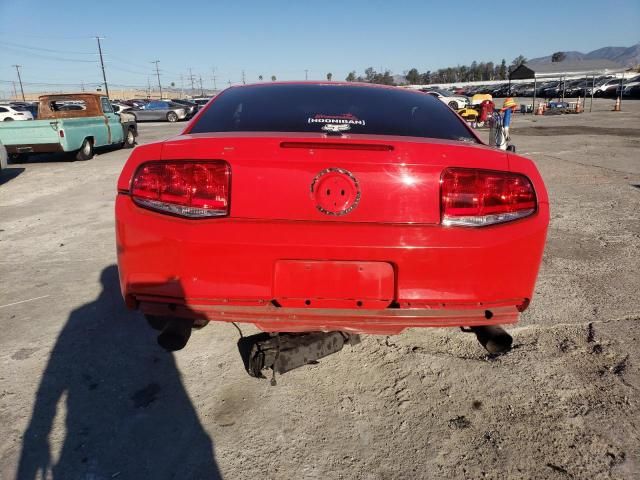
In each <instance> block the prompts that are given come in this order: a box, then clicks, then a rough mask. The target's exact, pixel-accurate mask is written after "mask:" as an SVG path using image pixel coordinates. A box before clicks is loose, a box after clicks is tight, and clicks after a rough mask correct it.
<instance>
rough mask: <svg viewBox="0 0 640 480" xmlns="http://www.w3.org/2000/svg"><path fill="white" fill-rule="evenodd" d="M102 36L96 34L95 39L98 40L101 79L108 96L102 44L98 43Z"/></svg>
mask: <svg viewBox="0 0 640 480" xmlns="http://www.w3.org/2000/svg"><path fill="white" fill-rule="evenodd" d="M102 39H103V37H98V36H96V40H97V41H98V53H99V54H100V66H101V67H102V80H104V90H105V92H106V93H107V98H109V86H108V85H107V74H106V73H104V61H103V60H102V46H101V45H100V40H102Z"/></svg>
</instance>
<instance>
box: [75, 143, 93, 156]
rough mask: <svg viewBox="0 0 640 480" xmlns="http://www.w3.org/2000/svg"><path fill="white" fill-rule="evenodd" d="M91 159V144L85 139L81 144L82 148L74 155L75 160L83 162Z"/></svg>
mask: <svg viewBox="0 0 640 480" xmlns="http://www.w3.org/2000/svg"><path fill="white" fill-rule="evenodd" d="M92 158H93V143H92V142H91V140H89V139H88V138H85V139H84V141H83V142H82V146H81V147H80V150H78V153H76V160H80V161H84V160H91V159H92Z"/></svg>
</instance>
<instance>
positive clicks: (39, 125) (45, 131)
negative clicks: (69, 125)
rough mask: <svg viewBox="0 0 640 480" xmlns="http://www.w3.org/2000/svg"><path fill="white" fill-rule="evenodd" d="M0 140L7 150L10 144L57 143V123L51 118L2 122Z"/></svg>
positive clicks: (58, 140)
mask: <svg viewBox="0 0 640 480" xmlns="http://www.w3.org/2000/svg"><path fill="white" fill-rule="evenodd" d="M0 141H1V142H2V143H3V144H4V145H5V146H6V147H7V149H8V150H9V151H11V149H10V148H9V147H11V146H29V145H45V144H59V143H60V137H59V133H58V124H57V122H56V121H51V120H32V121H20V122H2V123H1V124H0Z"/></svg>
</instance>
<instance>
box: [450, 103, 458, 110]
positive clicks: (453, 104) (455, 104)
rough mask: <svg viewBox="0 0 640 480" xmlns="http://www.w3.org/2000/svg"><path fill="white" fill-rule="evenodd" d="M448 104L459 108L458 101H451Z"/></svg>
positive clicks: (455, 108)
mask: <svg viewBox="0 0 640 480" xmlns="http://www.w3.org/2000/svg"><path fill="white" fill-rule="evenodd" d="M447 105H449V106H450V107H451V108H453V109H454V110H457V109H458V102H449V103H448V104H447Z"/></svg>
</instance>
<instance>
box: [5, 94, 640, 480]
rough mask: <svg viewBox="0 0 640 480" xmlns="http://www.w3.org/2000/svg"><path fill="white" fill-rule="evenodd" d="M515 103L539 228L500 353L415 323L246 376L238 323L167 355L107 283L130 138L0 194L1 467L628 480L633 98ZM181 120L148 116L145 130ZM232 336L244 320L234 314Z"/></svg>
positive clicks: (637, 110) (158, 473)
mask: <svg viewBox="0 0 640 480" xmlns="http://www.w3.org/2000/svg"><path fill="white" fill-rule="evenodd" d="M611 106H612V101H610V100H603V101H597V102H596V104H595V108H594V113H591V114H589V113H585V114H582V115H566V116H556V117H543V118H541V117H537V116H527V117H525V118H522V117H520V116H519V115H517V116H516V118H515V120H514V122H515V123H514V126H513V128H512V136H513V141H514V143H515V144H516V145H517V148H518V153H521V154H523V155H526V156H528V157H530V158H532V159H534V160H535V162H536V163H537V165H538V167H539V169H540V171H541V173H542V175H543V177H544V179H545V181H546V184H547V187H548V190H549V195H550V198H551V212H552V218H551V225H550V230H549V238H548V242H547V247H546V252H545V256H544V262H543V265H542V269H541V272H540V277H539V280H538V284H537V288H536V297H535V298H534V299H533V303H532V306H531V308H530V309H529V310H528V311H526V312H525V313H524V315H523V316H522V321H521V322H520V323H519V324H518V325H517V326H514V327H512V328H510V332H511V333H512V334H513V336H514V340H515V348H514V349H513V350H512V351H511V352H510V353H508V354H507V355H504V356H502V357H498V358H490V357H488V356H487V355H486V354H485V352H484V350H483V349H482V348H481V347H480V346H479V344H478V343H477V342H476V340H475V338H474V337H473V336H472V335H469V334H464V333H462V332H460V331H458V330H453V329H451V330H447V329H422V330H420V329H416V330H410V331H406V332H405V333H404V334H402V335H399V336H393V337H383V336H368V337H363V343H362V344H360V345H357V346H354V347H346V348H345V349H344V350H343V351H342V352H341V353H339V354H336V355H333V356H331V357H328V358H326V359H324V360H322V361H320V362H319V363H318V364H317V365H311V366H308V367H304V368H301V369H298V370H295V371H292V372H289V373H287V374H286V375H283V376H281V377H279V378H278V384H277V385H276V386H271V385H270V384H269V382H268V381H265V380H256V379H253V378H250V377H248V376H247V374H246V373H245V371H244V370H243V366H242V363H241V360H240V358H239V356H238V354H237V351H236V341H237V339H238V332H237V331H236V329H235V328H234V327H233V326H232V325H227V324H212V325H209V326H208V327H206V328H205V329H203V330H200V331H197V332H195V333H194V335H193V336H192V339H191V341H190V343H189V345H188V346H187V348H186V349H184V350H183V351H180V352H178V353H176V354H173V355H172V354H168V353H165V352H163V351H162V350H161V349H160V348H159V347H158V346H157V345H156V344H155V335H154V333H153V332H152V330H151V329H150V328H149V327H147V325H146V323H145V322H144V320H143V319H142V317H141V316H140V315H139V314H138V313H135V312H128V311H126V310H125V308H124V306H123V304H122V300H121V298H120V293H119V289H118V285H117V273H116V269H115V266H114V264H115V245H114V232H113V230H114V222H113V205H114V195H115V181H116V178H117V175H118V173H119V171H120V169H121V167H122V165H123V163H124V161H125V159H126V157H127V155H128V153H129V152H128V151H117V150H116V151H112V152H103V153H101V154H100V155H99V156H97V157H96V158H95V159H93V160H91V161H88V162H67V161H64V159H62V158H59V157H54V158H43V159H38V160H32V161H30V162H27V163H22V164H13V165H11V167H12V168H11V169H10V170H8V171H7V172H5V173H3V174H2V178H1V182H2V185H1V186H0V251H1V252H2V254H1V255H0V279H1V282H0V285H1V288H0V322H1V323H0V326H1V328H2V335H1V336H0V478H1V479H13V478H19V479H32V478H55V479H91V480H100V479H113V478H117V479H136V480H138V479H146V478H149V479H165V478H167V479H168V478H172V479H187V478H206V479H212V478H220V477H223V478H226V479H252V478H268V479H366V480H383V479H413V478H416V479H589V480H595V479H637V478H640V408H639V402H640V397H639V395H638V392H639V389H640V370H639V366H640V348H639V340H640V333H639V332H638V330H636V328H638V326H639V325H640V323H639V321H640V295H639V294H638V292H639V291H640V275H639V274H638V272H639V270H640V101H637V102H631V101H629V102H626V103H625V104H623V109H624V110H623V112H620V113H614V112H610V109H611ZM180 128H181V126H180V125H168V124H143V125H141V127H140V131H141V136H140V142H141V143H146V142H149V141H153V140H156V139H160V138H164V137H166V136H168V135H170V134H173V133H176V132H177V131H178V130H179V129H180ZM242 329H243V332H244V333H245V334H246V333H253V332H254V330H253V329H251V328H249V327H244V326H243V327H242Z"/></svg>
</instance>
